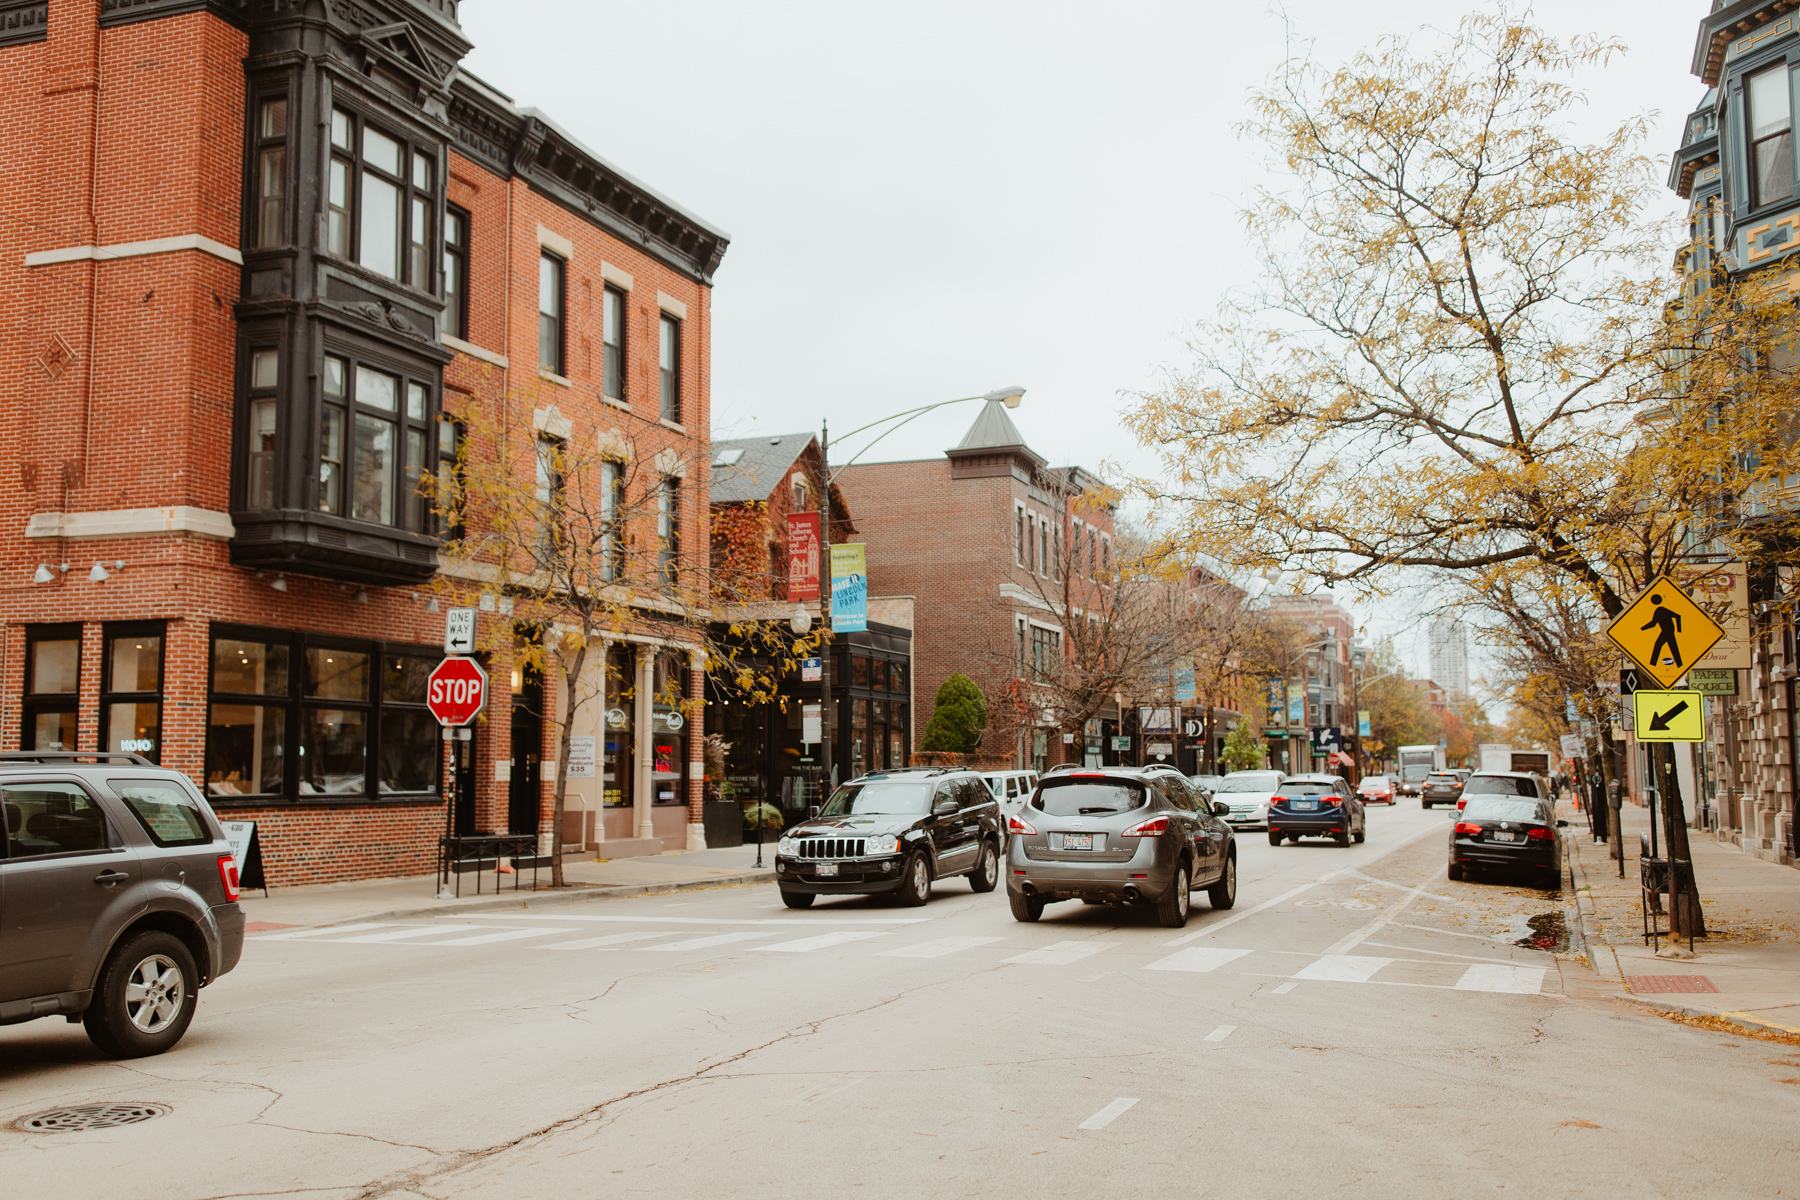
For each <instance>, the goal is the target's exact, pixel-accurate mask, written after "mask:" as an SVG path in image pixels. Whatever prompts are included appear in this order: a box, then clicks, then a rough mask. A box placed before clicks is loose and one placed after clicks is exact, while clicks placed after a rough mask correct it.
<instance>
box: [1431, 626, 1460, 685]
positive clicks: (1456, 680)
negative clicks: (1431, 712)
mask: <svg viewBox="0 0 1800 1200" xmlns="http://www.w3.org/2000/svg"><path fill="white" fill-rule="evenodd" d="M1430 676H1431V679H1432V680H1433V682H1435V683H1436V684H1437V685H1438V686H1439V687H1441V688H1443V689H1444V691H1446V692H1448V693H1449V694H1450V695H1452V696H1466V695H1468V694H1469V628H1468V626H1466V625H1464V624H1463V623H1462V621H1461V619H1460V618H1457V617H1439V618H1437V619H1436V620H1434V621H1433V622H1432V623H1431V670H1430Z"/></svg>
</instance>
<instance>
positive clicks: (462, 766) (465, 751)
mask: <svg viewBox="0 0 1800 1200" xmlns="http://www.w3.org/2000/svg"><path fill="white" fill-rule="evenodd" d="M450 770H451V778H452V783H453V786H454V787H455V788H456V836H458V837H468V836H469V835H470V834H472V833H474V832H475V743H474V741H473V740H469V741H465V740H463V739H462V738H457V739H456V740H455V741H453V742H451V743H450Z"/></svg>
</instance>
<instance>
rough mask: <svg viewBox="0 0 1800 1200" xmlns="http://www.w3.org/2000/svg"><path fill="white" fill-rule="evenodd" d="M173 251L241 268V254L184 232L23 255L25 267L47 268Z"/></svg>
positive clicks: (221, 244)
mask: <svg viewBox="0 0 1800 1200" xmlns="http://www.w3.org/2000/svg"><path fill="white" fill-rule="evenodd" d="M177 250H198V251H200V252H201V253H202V254H210V255H212V256H213V257H214V258H222V259H224V260H225V261H226V262H228V263H231V264H233V265H235V266H239V267H241V266H243V265H244V256H243V255H242V254H239V253H238V252H237V251H236V250H234V249H232V248H231V247H230V246H227V245H226V244H225V243H224V242H215V241H213V240H212V239H211V238H209V237H203V236H202V235H200V234H198V233H186V234H182V235H180V236H179V237H165V238H151V239H150V240H149V241H147V242H120V243H119V244H118V245H116V246H65V247H64V248H62V249H60V250H34V251H32V252H31V253H30V254H27V255H26V256H25V265H26V266H28V267H48V266H53V265H55V264H56V263H66V262H86V261H87V260H89V259H98V260H100V261H102V262H106V261H110V260H112V259H115V258H139V257H141V256H143V255H146V254H170V253H173V252H174V251H177Z"/></svg>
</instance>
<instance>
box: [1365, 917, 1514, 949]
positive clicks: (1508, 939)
mask: <svg viewBox="0 0 1800 1200" xmlns="http://www.w3.org/2000/svg"><path fill="white" fill-rule="evenodd" d="M1393 924H1394V925H1397V926H1399V927H1400V928H1401V929H1422V930H1424V931H1425V932H1426V933H1441V934H1444V935H1445V936H1447V937H1459V938H1468V939H1469V940H1470V941H1472V942H1487V943H1489V944H1492V943H1495V942H1498V943H1499V944H1500V945H1502V946H1508V945H1511V944H1512V941H1513V937H1512V935H1511V934H1498V933H1458V932H1456V931H1455V930H1454V929H1434V928H1432V927H1431V926H1430V925H1408V924H1407V923H1406V922H1405V921H1395V922H1393ZM1519 949H1521V950H1530V949H1532V947H1530V946H1520V947H1519ZM1540 953H1541V952H1540Z"/></svg>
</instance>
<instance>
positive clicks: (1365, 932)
mask: <svg viewBox="0 0 1800 1200" xmlns="http://www.w3.org/2000/svg"><path fill="white" fill-rule="evenodd" d="M1443 873H1444V868H1442V867H1439V868H1438V869H1437V870H1436V871H1435V872H1434V873H1433V874H1432V876H1431V878H1429V879H1427V880H1426V881H1425V882H1424V883H1421V884H1420V885H1419V886H1418V887H1416V888H1414V889H1413V890H1412V891H1410V892H1408V893H1406V895H1404V896H1402V897H1400V899H1398V900H1396V901H1394V903H1393V904H1392V905H1390V906H1389V908H1388V910H1387V911H1386V912H1384V913H1382V914H1381V915H1380V916H1379V917H1376V918H1375V919H1374V920H1373V921H1370V922H1369V923H1368V924H1367V925H1364V926H1363V927H1362V928H1361V929H1359V930H1357V931H1356V932H1355V933H1353V934H1350V935H1349V936H1348V937H1344V938H1340V939H1339V940H1338V941H1335V942H1333V943H1332V944H1331V945H1329V946H1327V947H1326V948H1325V954H1326V956H1327V957H1330V956H1331V955H1334V954H1348V953H1350V951H1352V950H1354V949H1356V948H1357V947H1358V946H1360V945H1362V944H1363V943H1364V942H1366V941H1368V940H1369V939H1370V938H1372V937H1374V936H1375V934H1376V932H1377V931H1378V930H1379V929H1380V928H1381V927H1382V926H1383V925H1390V924H1393V923H1394V918H1395V917H1397V916H1399V915H1400V914H1401V913H1403V912H1405V911H1406V906H1407V905H1409V904H1411V903H1412V902H1413V901H1414V900H1417V899H1418V898H1419V894H1420V893H1421V892H1423V891H1424V890H1425V888H1426V887H1427V886H1428V885H1430V884H1433V883H1436V882H1437V880H1438V878H1439V877H1440V876H1441V875H1443Z"/></svg>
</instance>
